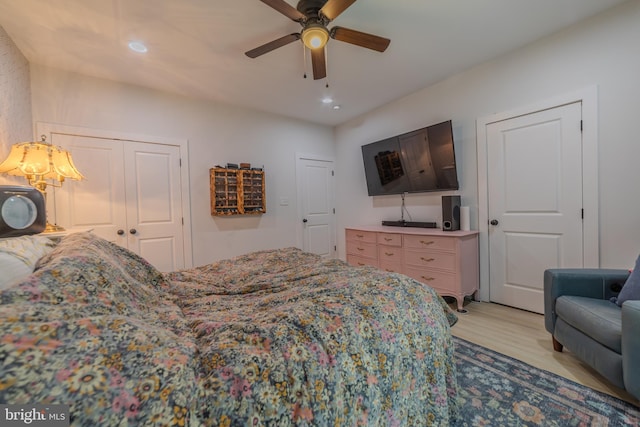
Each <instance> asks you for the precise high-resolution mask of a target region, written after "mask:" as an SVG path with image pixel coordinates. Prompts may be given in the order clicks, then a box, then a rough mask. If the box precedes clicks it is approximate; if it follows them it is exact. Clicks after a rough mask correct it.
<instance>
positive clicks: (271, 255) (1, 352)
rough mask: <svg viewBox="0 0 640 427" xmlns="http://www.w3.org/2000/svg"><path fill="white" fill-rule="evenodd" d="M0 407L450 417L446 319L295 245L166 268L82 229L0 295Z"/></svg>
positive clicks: (128, 413)
mask: <svg viewBox="0 0 640 427" xmlns="http://www.w3.org/2000/svg"><path fill="white" fill-rule="evenodd" d="M0 304H1V305H0V403H9V404H34V403H45V404H67V405H69V408H70V420H71V425H78V426H80V425H83V426H89V425H91V426H98V425H100V426H125V425H130V426H133V425H136V426H138V425H139V426H143V425H144V426H156V425H157V426H161V425H162V426H165V425H178V426H201V425H202V426H250V425H251V426H260V425H264V426H289V425H292V426H293V425H296V426H307V425H309V426H310V425H318V426H355V425H364V426H418V425H441V426H446V425H449V424H451V423H452V420H453V419H454V418H455V416H456V413H457V406H456V396H457V383H456V372H455V364H454V358H453V351H454V345H453V341H452V337H451V334H450V326H451V325H452V324H453V323H454V322H455V320H456V317H455V314H453V313H452V312H451V310H450V309H449V307H448V306H447V305H446V303H445V302H444V301H443V300H442V299H441V298H440V297H438V295H437V294H436V293H435V292H434V291H433V290H432V289H431V288H429V287H427V286H424V285H422V284H420V283H418V282H416V281H413V280H412V279H410V278H408V277H406V276H402V275H397V274H389V273H385V272H382V271H380V270H376V269H373V268H369V267H364V268H355V267H351V266H348V265H347V264H345V263H344V262H342V261H339V260H329V261H326V260H322V259H320V258H319V257H318V256H316V255H313V254H309V253H305V252H302V251H300V250H299V249H295V248H286V249H277V250H268V251H259V252H254V253H250V254H247V255H243V256H240V257H236V258H234V259H229V260H224V261H219V262H215V263H212V264H209V265H206V266H202V267H198V268H194V269H189V270H185V271H177V272H172V273H165V274H162V273H160V272H158V271H157V270H156V269H154V268H153V267H152V266H151V265H150V264H149V263H148V262H146V261H145V260H144V259H142V258H140V257H138V256H137V255H135V254H133V253H132V252H130V251H128V250H126V249H124V248H121V247H119V246H117V245H115V244H112V243H109V242H107V241H106V240H103V239H101V238H99V237H96V236H95V235H93V234H91V233H77V234H72V235H69V236H67V237H65V238H63V239H62V241H61V242H60V243H58V244H57V245H56V246H55V247H53V248H49V249H47V250H46V251H45V254H44V255H43V256H39V260H38V261H37V265H36V266H35V270H34V271H33V272H32V273H30V274H29V275H28V276H27V277H26V278H23V280H19V281H17V282H16V283H14V284H12V285H11V286H8V288H7V289H4V290H2V291H1V293H0Z"/></svg>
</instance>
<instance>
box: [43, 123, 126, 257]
mask: <svg viewBox="0 0 640 427" xmlns="http://www.w3.org/2000/svg"><path fill="white" fill-rule="evenodd" d="M54 137H55V138H54V139H55V141H54V142H53V143H54V144H56V145H60V146H62V147H64V148H65V149H67V150H69V151H70V152H71V155H72V157H73V162H74V164H75V165H76V167H77V168H78V170H79V171H80V172H81V173H82V174H83V175H84V177H85V179H84V180H83V181H80V182H77V181H72V180H67V181H65V182H64V183H63V184H62V187H61V188H56V189H55V200H54V202H55V203H54V205H55V222H56V223H57V224H58V225H61V226H63V227H65V228H67V229H69V228H91V229H92V231H93V233H94V234H96V235H98V236H100V237H102V238H103V239H106V240H108V241H110V242H114V243H117V244H118V245H120V246H124V247H127V236H126V235H125V234H124V233H121V234H118V231H119V230H124V227H125V226H126V224H127V214H126V204H127V202H126V200H125V175H124V162H123V161H122V156H123V153H122V141H116V140H109V139H101V138H90V137H85V136H76V135H63V134H55V135H54ZM52 188H53V187H47V192H48V193H50V192H51V189H52ZM50 197H51V194H49V196H48V198H50ZM49 209H50V211H49V213H48V216H51V215H52V214H53V212H51V203H49ZM51 222H53V221H51Z"/></svg>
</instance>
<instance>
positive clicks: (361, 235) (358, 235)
mask: <svg viewBox="0 0 640 427" xmlns="http://www.w3.org/2000/svg"><path fill="white" fill-rule="evenodd" d="M356 237H358V238H360V239H362V238H363V237H364V234H356Z"/></svg>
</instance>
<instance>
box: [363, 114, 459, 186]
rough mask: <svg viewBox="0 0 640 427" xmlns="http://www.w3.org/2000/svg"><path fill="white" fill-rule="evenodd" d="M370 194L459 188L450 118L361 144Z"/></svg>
mask: <svg viewBox="0 0 640 427" xmlns="http://www.w3.org/2000/svg"><path fill="white" fill-rule="evenodd" d="M362 158H363V160H364V171H365V178H366V180H367V190H368V192H369V195H370V196H379V195H385V194H402V193H419V192H426V191H446V190H457V189H458V174H457V171H456V157H455V151H454V147H453V132H452V127H451V121H450V120H449V121H446V122H442V123H438V124H436V125H431V126H427V127H425V128H422V129H418V130H415V131H413V132H408V133H405V134H402V135H398V136H394V137H392V138H388V139H383V140H381V141H377V142H373V143H371V144H367V145H363V146H362Z"/></svg>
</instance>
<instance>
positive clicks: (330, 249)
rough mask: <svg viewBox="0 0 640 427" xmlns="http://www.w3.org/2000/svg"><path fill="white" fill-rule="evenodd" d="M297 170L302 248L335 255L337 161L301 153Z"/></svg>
mask: <svg viewBox="0 0 640 427" xmlns="http://www.w3.org/2000/svg"><path fill="white" fill-rule="evenodd" d="M296 172H297V182H298V211H299V217H300V221H301V226H302V249H303V250H304V251H307V252H311V253H314V254H318V255H320V256H322V257H323V258H335V254H336V233H335V209H334V186H333V178H334V172H333V161H330V160H318V159H312V158H306V157H304V156H299V157H298V159H297V165H296Z"/></svg>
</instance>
